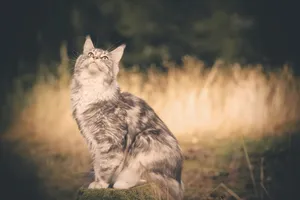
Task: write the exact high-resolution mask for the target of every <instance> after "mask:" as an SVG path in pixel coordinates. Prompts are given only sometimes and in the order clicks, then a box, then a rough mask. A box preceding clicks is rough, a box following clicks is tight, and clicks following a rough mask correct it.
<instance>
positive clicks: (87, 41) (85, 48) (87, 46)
mask: <svg viewBox="0 0 300 200" xmlns="http://www.w3.org/2000/svg"><path fill="white" fill-rule="evenodd" d="M93 48H94V44H93V42H92V39H91V37H90V36H89V35H88V36H86V38H85V42H84V45H83V53H87V52H89V51H90V50H91V49H93Z"/></svg>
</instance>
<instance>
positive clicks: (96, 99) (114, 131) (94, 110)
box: [72, 91, 127, 145]
mask: <svg viewBox="0 0 300 200" xmlns="http://www.w3.org/2000/svg"><path fill="white" fill-rule="evenodd" d="M90 94H93V95H90ZM107 95H109V94H107ZM103 97H105V96H104V94H103V93H102V94H101V95H100V94H99V96H98V95H97V93H96V92H94V93H91V92H90V91H89V92H87V93H85V92H83V91H78V92H76V93H73V94H72V108H73V116H74V117H75V119H76V121H77V124H78V126H79V128H80V132H81V133H82V134H83V135H84V137H85V138H86V139H87V140H88V142H90V143H92V144H94V145H97V140H101V138H105V137H106V138H107V137H109V138H111V139H113V142H114V143H122V139H123V137H124V135H125V134H126V131H127V121H126V118H127V112H126V110H125V109H124V108H122V107H121V106H120V105H119V104H118V101H117V100H116V99H114V98H103Z"/></svg>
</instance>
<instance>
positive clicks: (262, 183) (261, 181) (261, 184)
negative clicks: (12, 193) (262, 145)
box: [260, 158, 272, 199]
mask: <svg viewBox="0 0 300 200" xmlns="http://www.w3.org/2000/svg"><path fill="white" fill-rule="evenodd" d="M260 186H261V188H262V189H263V190H264V192H265V193H266V195H267V196H268V197H269V199H272V198H271V196H270V194H269V192H268V191H267V189H266V187H265V185H264V158H261V161H260Z"/></svg>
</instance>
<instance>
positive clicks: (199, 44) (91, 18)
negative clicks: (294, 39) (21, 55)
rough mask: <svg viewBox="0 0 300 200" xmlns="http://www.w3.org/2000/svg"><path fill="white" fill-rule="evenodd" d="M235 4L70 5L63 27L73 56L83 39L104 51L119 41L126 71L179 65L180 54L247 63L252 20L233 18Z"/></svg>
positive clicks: (217, 0) (116, 0)
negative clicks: (124, 46)
mask: <svg viewBox="0 0 300 200" xmlns="http://www.w3.org/2000/svg"><path fill="white" fill-rule="evenodd" d="M241 5H242V4H240V3H239V1H237V0H233V1H230V3H224V2H223V1H221V0H214V1H208V0H205V1H190V2H188V3H187V2H186V1H182V0H180V1H176V3H174V1H171V0H163V1H161V0H160V1H159V0H153V1H145V0H144V1H143V0H139V1H138V0H133V1H122V0H101V1H98V0H97V1H96V0H92V1H89V2H86V1H70V6H69V9H70V10H69V11H68V12H67V13H69V15H70V17H69V19H70V21H69V26H67V28H68V29H69V28H70V27H72V33H70V34H71V35H73V36H71V37H69V38H72V41H70V42H71V43H75V44H73V45H74V47H75V49H72V50H75V51H77V52H81V49H82V43H83V40H84V36H85V35H86V34H91V35H92V37H93V39H94V40H95V41H96V43H97V46H102V47H106V48H112V47H115V46H117V45H119V44H120V43H123V42H125V43H126V44H127V54H126V56H125V57H124V59H123V62H124V63H125V64H126V65H130V66H132V65H134V64H140V65H149V64H152V63H160V62H161V61H162V60H163V59H168V58H170V59H172V60H176V61H179V60H180V59H181V57H182V56H184V55H186V54H192V55H195V56H197V57H201V59H204V60H206V61H211V62H213V61H214V60H215V59H216V58H223V59H224V60H228V61H247V60H246V58H247V59H252V58H253V57H254V56H255V53H254V51H253V50H252V49H253V47H252V43H251V42H250V40H251V38H250V35H249V33H250V32H251V30H252V28H253V21H252V20H251V19H248V18H245V17H244V16H243V14H237V13H241V12H240V10H242V8H243V6H241ZM55 19H56V18H55ZM55 19H54V20H55ZM53 28H54V29H55V28H56V27H53ZM69 31H70V30H69ZM41 34H42V35H43V33H41ZM69 38H68V40H70V39H69ZM47 45H51V44H49V43H47ZM47 49H49V48H48V47H47ZM49 55H50V54H49Z"/></svg>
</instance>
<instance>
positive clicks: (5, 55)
mask: <svg viewBox="0 0 300 200" xmlns="http://www.w3.org/2000/svg"><path fill="white" fill-rule="evenodd" d="M1 8H2V11H1V15H2V16H1V18H0V19H1V20H2V24H3V26H2V29H1V35H2V37H1V41H2V42H1V46H2V53H1V73H0V74H1V75H0V92H1V94H2V95H1V96H2V98H0V99H1V102H2V103H1V104H2V105H3V104H5V103H4V101H2V100H5V94H7V93H12V92H13V87H12V85H13V81H14V80H15V79H16V78H19V77H26V76H27V75H30V77H34V74H35V73H36V72H37V69H38V67H39V66H41V64H43V65H44V66H47V67H49V68H51V67H55V66H56V63H57V62H59V60H60V51H59V49H60V47H61V45H62V44H63V43H64V44H66V45H67V47H68V54H69V57H70V58H72V59H75V58H76V56H77V55H78V53H79V52H81V48H82V43H83V41H84V38H85V36H86V35H87V34H90V35H91V37H92V39H93V40H94V41H96V44H97V46H99V47H103V48H113V47H116V46H117V45H119V44H121V43H126V44H127V48H126V56H125V57H124V58H123V64H124V65H125V67H131V66H132V65H140V66H141V68H146V67H148V66H149V64H152V63H155V64H157V66H160V63H161V61H162V59H171V60H172V61H176V62H180V61H181V58H182V56H184V55H192V56H196V57H198V58H199V59H201V60H203V61H204V62H205V63H207V64H208V65H211V64H212V63H214V61H215V60H216V59H218V58H222V59H223V60H226V61H228V62H239V63H240V64H248V63H250V64H256V63H260V64H263V65H264V66H265V67H266V68H268V67H278V66H282V65H283V64H289V65H290V66H291V67H293V69H294V71H295V72H296V74H298V73H299V71H300V70H299V69H300V68H297V66H299V63H300V57H299V56H298V52H299V51H298V47H299V43H298V42H299V35H300V34H299V33H300V31H299V22H298V19H299V16H300V14H299V12H297V9H298V8H297V6H296V1H292V0H286V1H279V0H276V1H275V0H272V1H271V0H264V1H257V0H253V1H249V0H248V1H247V0H230V1H223V0H198V1H196V0H186V1H184V0H152V1H148V0H131V1H124V0H89V1H80V0H27V1H21V0H19V1H6V2H4V3H3V4H2V5H1ZM29 79H30V78H29ZM31 79H32V78H31ZM31 79H30V80H29V81H28V82H31ZM29 85H30V83H29Z"/></svg>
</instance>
